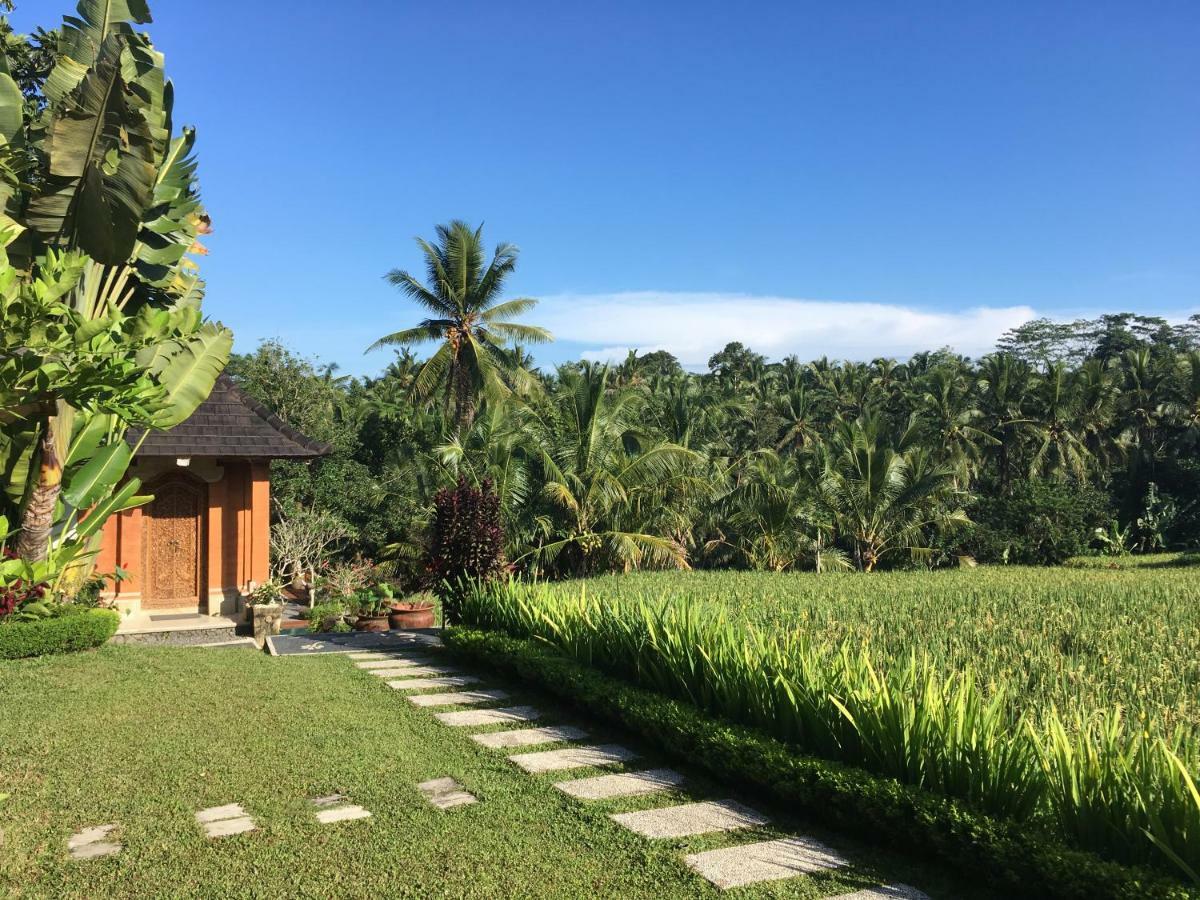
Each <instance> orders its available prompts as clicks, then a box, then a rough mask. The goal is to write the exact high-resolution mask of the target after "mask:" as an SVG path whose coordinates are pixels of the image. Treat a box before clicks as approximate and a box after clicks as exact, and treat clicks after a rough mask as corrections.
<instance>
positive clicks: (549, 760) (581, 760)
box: [509, 744, 637, 773]
mask: <svg viewBox="0 0 1200 900" xmlns="http://www.w3.org/2000/svg"><path fill="white" fill-rule="evenodd" d="M509 759H511V760H512V761H513V762H515V763H516V764H517V765H518V766H520V767H521V768H522V769H524V770H525V771H526V772H534V773H537V772H558V771H561V770H563V769H581V768H583V767H584V766H615V765H617V764H618V763H623V762H628V761H629V760H631V759H637V754H636V753H634V752H633V751H632V750H629V749H627V748H626V747H622V746H620V745H619V744H598V745H594V746H590V747H567V748H566V749H564V750H543V751H541V752H540V753H518V754H516V755H515V756H510V757H509Z"/></svg>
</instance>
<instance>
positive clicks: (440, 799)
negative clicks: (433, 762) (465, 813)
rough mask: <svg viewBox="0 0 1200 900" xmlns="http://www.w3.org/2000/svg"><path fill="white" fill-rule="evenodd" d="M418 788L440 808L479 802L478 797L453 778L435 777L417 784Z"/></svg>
mask: <svg viewBox="0 0 1200 900" xmlns="http://www.w3.org/2000/svg"><path fill="white" fill-rule="evenodd" d="M417 790H419V791H420V792H421V793H422V794H424V795H425V799H426V800H428V801H429V802H430V803H432V804H433V805H434V806H436V807H437V808H438V809H451V808H452V807H455V806H466V805H467V804H468V803H478V802H479V800H478V798H477V797H476V796H475V795H474V794H472V793H470V792H469V791H466V790H464V789H463V786H462V785H461V784H459V783H458V782H457V781H455V780H454V779H453V778H435V779H433V780H432V781H423V782H421V783H420V784H418V785H417Z"/></svg>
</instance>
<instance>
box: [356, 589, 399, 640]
mask: <svg viewBox="0 0 1200 900" xmlns="http://www.w3.org/2000/svg"><path fill="white" fill-rule="evenodd" d="M355 611H356V612H357V613H358V617H357V618H356V619H355V620H354V630H355V631H387V630H388V628H389V627H390V626H389V625H388V606H387V600H385V599H384V598H383V597H381V596H378V595H377V594H375V593H374V592H373V591H361V592H359V593H358V594H357V595H356V596H355Z"/></svg>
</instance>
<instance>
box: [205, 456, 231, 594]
mask: <svg viewBox="0 0 1200 900" xmlns="http://www.w3.org/2000/svg"><path fill="white" fill-rule="evenodd" d="M207 548H208V571H207V573H206V575H207V578H206V581H207V588H208V614H209V615H210V616H215V615H218V614H219V613H220V612H221V601H222V600H224V599H225V587H226V585H225V476H224V475H222V476H221V478H220V479H218V480H217V481H214V482H212V483H211V484H209V486H208V535H207Z"/></svg>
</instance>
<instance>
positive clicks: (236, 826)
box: [196, 803, 257, 838]
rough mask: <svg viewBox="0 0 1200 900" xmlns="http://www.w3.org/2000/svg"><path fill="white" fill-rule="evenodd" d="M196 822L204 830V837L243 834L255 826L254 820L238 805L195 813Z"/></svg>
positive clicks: (217, 807)
mask: <svg viewBox="0 0 1200 900" xmlns="http://www.w3.org/2000/svg"><path fill="white" fill-rule="evenodd" d="M196 822H197V823H198V824H199V825H200V827H201V828H203V829H204V834H205V836H206V837H210V838H219V837H230V836H231V835H235V834H245V833H246V832H247V831H253V830H254V829H255V828H256V827H257V826H255V824H254V819H253V818H251V817H250V816H249V815H247V814H246V810H245V809H243V808H242V804H240V803H227V804H225V805H224V806H212V807H209V808H208V809H202V810H200V812H198V813H196Z"/></svg>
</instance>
